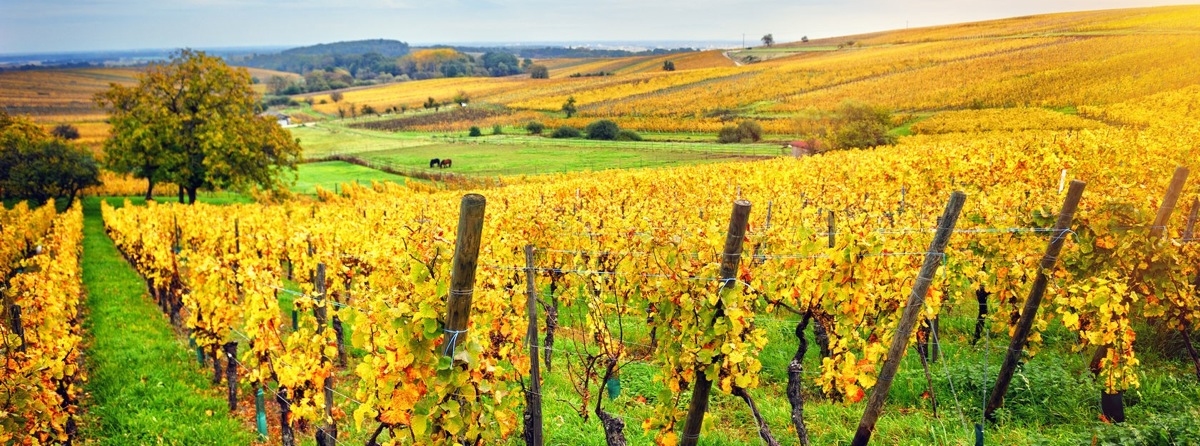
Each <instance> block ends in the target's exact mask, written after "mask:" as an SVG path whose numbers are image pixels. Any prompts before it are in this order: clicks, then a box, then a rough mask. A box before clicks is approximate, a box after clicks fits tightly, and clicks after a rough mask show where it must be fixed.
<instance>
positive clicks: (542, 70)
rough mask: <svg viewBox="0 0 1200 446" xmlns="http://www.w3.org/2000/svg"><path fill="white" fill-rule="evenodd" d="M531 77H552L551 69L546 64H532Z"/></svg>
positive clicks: (530, 68)
mask: <svg viewBox="0 0 1200 446" xmlns="http://www.w3.org/2000/svg"><path fill="white" fill-rule="evenodd" d="M529 77H531V78H533V79H550V69H549V68H546V66H545V65H532V66H530V67H529Z"/></svg>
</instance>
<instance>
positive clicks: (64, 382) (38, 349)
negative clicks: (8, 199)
mask: <svg viewBox="0 0 1200 446" xmlns="http://www.w3.org/2000/svg"><path fill="white" fill-rule="evenodd" d="M0 224H2V225H3V229H2V231H0V241H2V242H3V243H2V244H0V245H2V246H3V251H0V278H3V280H4V282H3V284H0V297H3V304H4V307H3V315H4V324H3V325H2V326H0V338H2V339H3V340H4V359H3V361H4V363H3V367H2V368H0V371H2V372H3V373H0V386H2V387H3V388H4V389H5V395H6V397H5V400H4V402H3V405H2V406H0V414H3V415H4V416H3V417H0V441H3V442H4V443H6V444H61V443H65V442H69V441H70V439H71V438H73V437H74V436H75V434H76V419H77V417H78V412H79V399H80V395H81V389H80V384H81V383H82V382H83V381H84V380H86V377H85V376H84V372H83V370H82V369H81V352H80V346H81V340H82V333H81V327H80V322H81V321H80V307H81V305H80V303H81V301H82V297H83V292H82V289H81V282H80V265H79V256H80V254H81V251H82V250H81V246H80V240H81V239H82V238H83V213H82V211H81V209H80V207H79V205H78V203H76V204H75V205H74V206H73V207H71V208H70V209H69V210H68V211H67V212H65V213H63V214H61V215H56V214H55V212H54V203H53V201H51V202H50V203H48V204H46V205H44V206H42V207H39V208H37V209H30V208H29V207H28V206H26V205H25V204H23V203H22V204H19V205H17V206H16V207H14V208H12V209H11V210H0Z"/></svg>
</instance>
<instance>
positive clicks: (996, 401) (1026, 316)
mask: <svg viewBox="0 0 1200 446" xmlns="http://www.w3.org/2000/svg"><path fill="white" fill-rule="evenodd" d="M1084 186H1086V184H1085V183H1084V182H1082V181H1079V180H1073V181H1071V186H1070V188H1069V189H1068V190H1067V198H1066V200H1065V201H1063V207H1062V211H1060V212H1059V213H1058V221H1056V222H1055V223H1054V231H1053V232H1051V233H1050V234H1051V238H1050V243H1048V244H1047V246H1046V255H1044V256H1042V262H1041V264H1040V265H1038V266H1039V268H1038V271H1037V277H1036V278H1035V279H1034V281H1033V288H1032V289H1030V290H1029V297H1028V298H1026V299H1025V307H1024V308H1022V309H1021V318H1020V319H1019V320H1018V321H1017V328H1016V330H1015V331H1013V336H1012V340H1011V341H1010V342H1009V344H1008V353H1007V354H1005V355H1004V363H1003V364H1002V365H1001V366H1000V374H999V375H997V376H996V385H995V386H994V387H992V395H991V397H990V398H988V402H987V409H985V410H984V413H983V415H984V417H985V418H987V419H989V420H992V419H993V416H994V414H995V412H996V409H999V408H1000V406H1003V405H1004V394H1005V393H1006V392H1008V385H1009V384H1010V383H1011V382H1012V377H1013V373H1014V372H1015V371H1016V370H1017V361H1018V360H1020V359H1021V352H1022V351H1023V350H1024V349H1025V343H1026V341H1027V340H1028V338H1029V332H1030V331H1031V330H1032V329H1033V323H1034V321H1035V320H1036V319H1037V311H1038V307H1039V306H1041V304H1042V296H1043V295H1044V294H1045V293H1046V285H1047V283H1048V282H1049V279H1050V278H1049V276H1048V274H1049V272H1050V271H1053V270H1054V265H1055V264H1056V263H1058V254H1059V253H1060V252H1062V247H1063V243H1064V242H1065V241H1066V239H1067V233H1068V232H1069V231H1070V230H1071V222H1072V221H1073V220H1074V219H1075V210H1076V209H1077V208H1078V207H1079V199H1080V197H1082V196H1083V189H1084Z"/></svg>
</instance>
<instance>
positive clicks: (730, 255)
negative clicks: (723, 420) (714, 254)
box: [680, 200, 750, 446]
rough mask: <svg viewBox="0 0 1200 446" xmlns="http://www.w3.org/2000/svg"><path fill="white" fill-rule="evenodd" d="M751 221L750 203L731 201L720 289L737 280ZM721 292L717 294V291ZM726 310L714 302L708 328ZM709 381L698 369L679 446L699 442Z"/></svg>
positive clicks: (709, 389)
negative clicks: (748, 223) (731, 210)
mask: <svg viewBox="0 0 1200 446" xmlns="http://www.w3.org/2000/svg"><path fill="white" fill-rule="evenodd" d="M749 219H750V202H749V201H746V200H737V201H734V202H733V215H732V216H730V217H729V230H728V232H726V235H725V249H724V251H723V254H722V255H721V275H720V277H721V280H722V284H721V288H722V289H724V288H725V286H726V284H727V282H728V281H730V280H732V279H735V278H736V277H737V268H738V263H740V262H741V259H742V240H744V239H745V235H746V222H747V221H749ZM718 292H720V291H718ZM724 315H725V309H724V302H723V301H721V300H717V308H716V313H715V314H714V315H713V320H712V321H710V325H711V324H712V323H715V322H716V320H717V319H719V318H721V317H724ZM722 356H724V355H717V356H716V357H714V358H713V360H712V361H713V363H720V362H721V357H722ZM712 384H713V383H712V381H709V379H708V376H707V375H706V374H705V372H704V368H697V370H696V382H695V383H694V385H693V386H692V401H691V403H690V404H689V406H688V415H687V421H686V422H685V423H684V426H683V438H682V441H681V442H680V445H682V446H696V443H697V442H698V441H699V440H700V427H701V424H702V423H703V422H704V413H705V412H707V411H708V396H709V393H711V392H712Z"/></svg>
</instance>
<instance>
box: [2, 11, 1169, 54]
mask: <svg viewBox="0 0 1200 446" xmlns="http://www.w3.org/2000/svg"><path fill="white" fill-rule="evenodd" d="M46 3H47V2H45V1H41V0H5V1H4V2H3V4H0V54H29V53H63V52H96V51H129V50H141V49H165V48H180V47H192V48H240V47H295V46H304V45H312V44H317V43H329V42H336V41H348V40H362V39H395V40H401V41H404V42H408V43H410V44H413V45H430V44H450V45H453V44H467V43H470V44H481V43H492V44H521V43H524V42H531V43H537V42H562V43H570V42H577V43H588V42H590V43H604V42H633V41H641V42H667V41H673V42H697V41H720V42H729V43H735V42H739V41H741V39H742V36H743V35H744V36H745V41H746V43H747V44H752V43H755V42H757V41H758V39H759V38H760V37H762V36H763V35H764V34H767V33H771V34H773V35H774V37H775V40H776V41H778V42H790V41H796V40H800V38H801V37H804V36H807V37H809V38H814V39H816V38H823V37H836V36H843V35H852V34H861V33H866V32H875V31H886V30H892V29H903V28H906V27H912V28H916V27H924V26H935V25H945V24H952V23H961V22H974V21H982V20H991V19H1001V18H1006V17H1014V16H1023V15H1033V14H1044V13H1054V12H1070V11H1084V10H1097V9H1114V8H1133V7H1147V6H1165V5H1174V4H1187V3H1189V2H1186V1H1182V2H1181V1H1170V0H1167V1H1155V0H1096V1H1088V0H1048V1H1033V0H1019V1H1014V2H1008V3H1004V4H1000V3H996V2H991V1H987V0H964V1H948V0H909V1H904V2H887V1H883V0H849V1H844V2H833V1H830V0H801V1H785V0H763V1H756V2H750V1H737V0H734V1H729V0H726V1H716V0H689V1H680V0H665V1H660V2H640V1H631V0H616V1H610V2H606V3H603V4H599V3H593V4H575V3H563V2H554V1H549V0H511V1H499V0H450V1H446V2H439V3H437V4H432V5H423V4H420V3H418V2H415V1H412V0H363V1H348V0H288V1H279V2H270V1H267V0H179V1H174V2H170V3H169V4H168V3H164V2H160V1H158V0H62V1H57V2H54V5H53V6H52V7H47V5H46Z"/></svg>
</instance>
